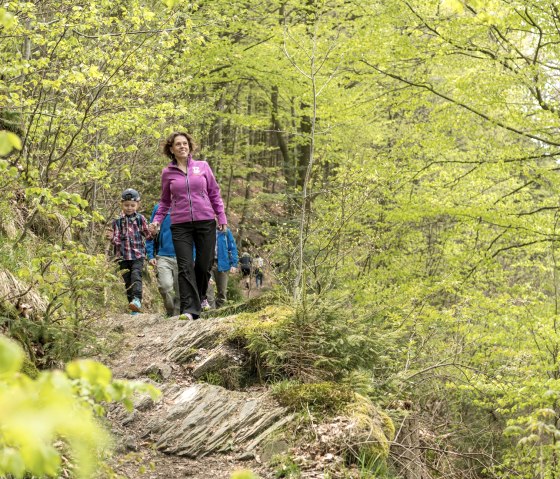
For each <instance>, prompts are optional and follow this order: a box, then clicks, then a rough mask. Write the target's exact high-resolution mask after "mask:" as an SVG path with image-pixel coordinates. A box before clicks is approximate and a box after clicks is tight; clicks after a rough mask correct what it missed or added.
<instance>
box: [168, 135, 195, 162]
mask: <svg viewBox="0 0 560 479" xmlns="http://www.w3.org/2000/svg"><path fill="white" fill-rule="evenodd" d="M178 136H184V137H185V138H186V139H187V141H188V142H189V150H190V152H191V153H194V151H195V150H196V143H195V142H194V140H193V137H192V136H191V135H189V134H188V133H185V132H184V131H174V132H173V133H171V135H169V136H168V137H167V140H165V143H164V144H163V154H164V155H165V156H167V157H168V158H169V159H170V160H171V161H173V162H175V161H176V160H175V156H174V155H173V153H172V152H171V147H172V146H173V142H174V141H175V138H177V137H178Z"/></svg>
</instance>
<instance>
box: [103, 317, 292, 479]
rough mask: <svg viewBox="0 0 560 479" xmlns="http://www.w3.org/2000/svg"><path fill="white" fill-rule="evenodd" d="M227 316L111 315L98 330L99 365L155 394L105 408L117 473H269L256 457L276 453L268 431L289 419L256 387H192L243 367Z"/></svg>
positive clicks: (148, 478)
mask: <svg viewBox="0 0 560 479" xmlns="http://www.w3.org/2000/svg"><path fill="white" fill-rule="evenodd" d="M231 328H232V318H206V319H199V320H197V321H182V320H179V319H178V318H164V317H163V316H162V315H160V314H141V315H138V316H131V315H128V314H126V315H125V314H123V315H114V316H112V317H109V318H107V319H106V320H104V322H103V330H102V331H100V332H99V334H100V337H101V339H100V340H101V341H102V342H104V343H105V344H106V346H107V348H106V350H107V351H108V353H107V354H106V355H104V356H102V357H100V358H98V359H100V360H101V361H102V362H103V363H105V364H107V366H109V367H110V368H111V369H112V371H113V374H114V376H115V377H116V378H123V379H132V380H142V381H149V382H152V383H153V384H154V385H156V386H157V387H158V388H159V389H160V390H161V391H162V397H161V398H160V399H159V400H158V401H157V402H156V403H154V402H153V401H152V400H151V399H150V398H149V397H148V396H145V397H139V398H137V399H136V400H135V402H134V410H133V411H132V413H130V412H128V411H126V410H125V409H124V408H123V407H121V406H116V407H111V408H110V410H109V413H108V420H109V422H110V424H111V428H112V430H113V433H114V434H115V436H116V438H117V451H118V453H117V455H116V457H115V460H114V461H113V467H114V468H115V470H116V472H117V473H119V474H121V475H122V476H124V477H126V478H130V479H132V478H144V479H152V478H153V479H155V478H182V477H185V478H195V479H203V478H204V479H207V478H210V477H213V478H217V479H222V478H223V479H228V478H229V477H230V475H231V474H232V473H233V472H234V471H236V470H240V469H250V470H252V471H253V472H255V473H257V474H258V475H259V477H260V478H263V479H265V478H272V477H274V475H273V473H272V472H271V471H270V470H269V469H268V468H267V467H266V466H264V465H263V464H262V463H261V461H260V459H261V456H262V457H263V458H265V461H266V456H269V457H268V459H269V458H270V455H271V454H272V453H271V452H270V451H271V450H272V451H275V448H276V447H277V446H276V445H275V441H274V440H272V439H270V438H271V437H273V433H274V431H276V430H277V429H278V428H279V427H281V426H282V425H284V424H286V423H287V422H289V421H290V419H291V417H290V416H289V415H288V414H287V412H286V411H285V410H284V409H282V408H280V407H278V406H277V405H276V404H275V402H274V401H273V400H272V398H271V397H270V395H269V393H268V391H267V390H266V389H265V388H262V387H253V388H249V389H246V390H239V391H231V390H228V389H225V388H223V387H220V386H213V385H210V384H207V383H204V382H197V379H200V378H201V377H206V378H208V377H212V376H211V375H212V373H215V372H216V371H223V370H224V369H227V368H232V367H233V368H235V367H236V365H237V366H242V364H243V362H244V358H243V357H242V355H243V353H242V352H239V351H236V350H233V349H232V348H230V347H229V346H228V345H227V344H226V343H225V342H224V338H225V337H226V336H227V332H228V331H230V330H231Z"/></svg>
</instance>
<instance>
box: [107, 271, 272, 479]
mask: <svg viewBox="0 0 560 479" xmlns="http://www.w3.org/2000/svg"><path fill="white" fill-rule="evenodd" d="M265 285H266V286H269V282H268V281H267V282H266V283H265ZM239 289H240V290H241V291H242V294H243V298H244V300H248V299H250V298H254V297H256V296H259V295H260V294H261V293H262V292H263V289H256V287H255V284H254V278H251V282H250V283H249V287H246V284H245V281H244V280H243V279H239ZM154 306H156V305H155V304H154ZM156 307H157V306H156ZM205 316H207V317H203V318H201V319H199V320H198V321H195V322H187V321H180V320H178V319H177V318H165V316H164V315H163V314H161V313H151V314H150V313H147V314H141V315H138V316H131V315H130V314H112V315H108V317H106V318H105V319H103V321H102V324H101V327H100V328H99V332H98V338H99V340H100V341H101V343H102V344H104V350H105V353H104V354H102V355H101V356H100V357H99V358H98V359H99V360H101V361H102V362H103V363H104V364H106V365H107V366H109V367H110V368H111V370H112V371H113V374H114V377H115V378H117V379H131V380H142V381H148V382H153V381H152V379H153V366H154V364H157V365H158V367H159V368H163V369H165V370H166V371H167V375H168V376H169V377H168V378H167V379H166V380H165V381H164V383H165V384H157V383H154V384H155V386H156V387H158V388H160V387H161V390H162V392H163V396H162V398H161V399H160V400H159V401H158V402H156V403H155V404H154V405H153V407H150V408H142V407H139V408H136V407H135V410H134V411H133V412H132V414H130V413H128V412H127V411H125V410H124V408H123V407H122V406H120V405H119V406H116V407H111V408H109V412H108V417H107V419H108V421H109V424H110V428H111V430H112V432H113V435H114V437H115V441H116V445H115V446H116V447H115V449H116V453H115V456H114V458H113V460H112V462H111V467H112V468H113V469H114V471H115V472H116V473H117V474H119V475H120V476H121V477H124V478H127V479H136V478H142V479H156V478H158V479H159V478H178V479H180V478H192V479H208V478H216V479H229V478H230V476H231V474H232V473H233V472H235V471H239V470H251V471H252V472H254V473H255V474H257V475H258V477H259V478H261V479H267V478H273V477H275V475H274V472H273V471H272V470H271V467H270V466H267V465H266V464H263V462H261V460H260V457H259V456H258V455H252V454H248V455H246V456H247V457H245V458H240V454H239V451H237V452H236V453H231V454H228V453H226V454H223V453H222V454H209V455H208V456H206V457H198V458H196V459H190V458H188V457H184V456H179V455H173V454H165V453H163V452H160V451H159V450H158V449H157V448H156V447H155V441H154V440H153V438H149V437H146V433H145V426H146V424H147V423H149V422H150V421H151V420H152V417H156V416H157V415H158V413H159V414H160V415H161V414H163V413H162V411H161V410H162V408H165V407H169V404H170V403H172V402H173V401H172V400H171V399H170V398H169V393H168V391H169V389H170V387H169V384H170V383H172V387H173V388H174V389H175V390H176V389H177V388H182V389H183V390H184V389H185V388H189V387H190V386H192V385H195V384H197V380H196V378H195V377H193V375H192V364H177V363H174V362H173V361H170V360H169V349H170V344H171V343H172V342H173V340H174V338H176V337H177V335H181V334H183V332H184V331H185V330H188V329H191V330H192V329H193V328H194V329H196V328H201V327H202V329H204V328H205V327H206V326H204V325H208V326H207V327H208V328H211V327H213V326H212V323H213V322H214V321H213V320H212V319H210V318H211V316H212V314H211V312H209V313H206V315H205ZM216 321H219V320H216ZM202 351H203V353H202V354H204V349H202ZM258 389H260V391H258ZM263 390H264V388H262V387H261V388H254V390H253V391H251V392H249V394H251V393H252V395H253V396H257V397H258V396H259V395H261V396H262V393H263ZM135 406H136V405H135ZM140 409H141V410H140Z"/></svg>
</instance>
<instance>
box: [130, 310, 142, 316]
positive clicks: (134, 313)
mask: <svg viewBox="0 0 560 479" xmlns="http://www.w3.org/2000/svg"><path fill="white" fill-rule="evenodd" d="M139 314H140V313H139V312H138V311H131V312H130V315H131V316H138V315H139Z"/></svg>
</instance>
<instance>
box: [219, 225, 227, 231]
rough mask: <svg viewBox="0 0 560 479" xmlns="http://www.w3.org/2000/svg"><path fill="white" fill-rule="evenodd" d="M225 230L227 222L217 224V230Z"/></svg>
mask: <svg viewBox="0 0 560 479" xmlns="http://www.w3.org/2000/svg"><path fill="white" fill-rule="evenodd" d="M225 230H227V224H223V225H218V231H225Z"/></svg>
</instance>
